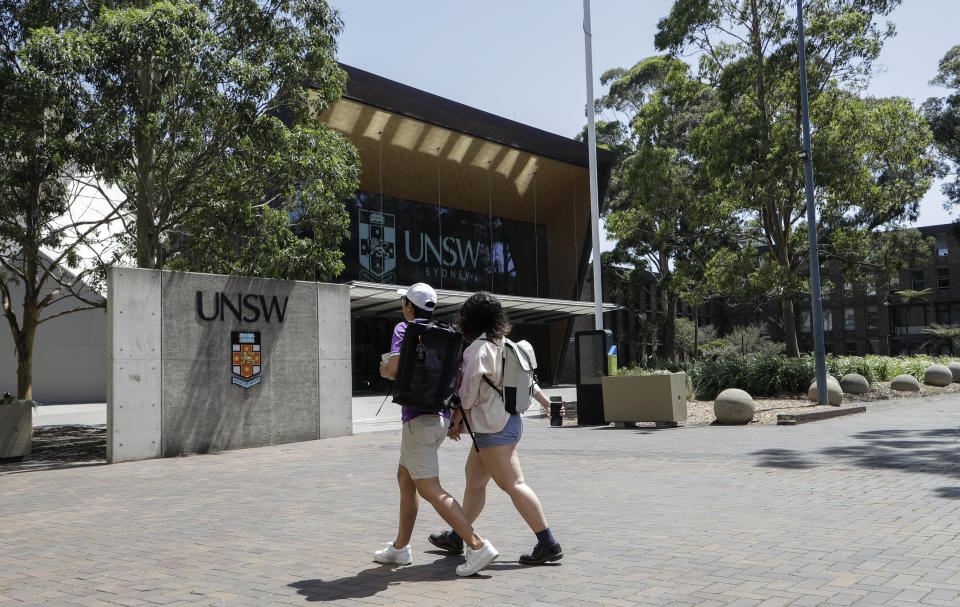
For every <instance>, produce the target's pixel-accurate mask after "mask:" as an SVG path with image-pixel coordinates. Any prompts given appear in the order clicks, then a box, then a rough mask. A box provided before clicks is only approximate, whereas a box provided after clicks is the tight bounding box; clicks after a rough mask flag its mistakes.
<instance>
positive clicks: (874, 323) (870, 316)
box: [863, 306, 880, 331]
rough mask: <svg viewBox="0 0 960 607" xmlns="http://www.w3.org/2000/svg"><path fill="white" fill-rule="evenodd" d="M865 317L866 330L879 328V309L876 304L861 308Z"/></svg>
mask: <svg viewBox="0 0 960 607" xmlns="http://www.w3.org/2000/svg"><path fill="white" fill-rule="evenodd" d="M863 311H864V314H865V316H866V319H867V331H869V330H871V329H879V328H880V309H879V308H877V306H866V307H864V309H863Z"/></svg>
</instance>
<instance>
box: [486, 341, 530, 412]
mask: <svg viewBox="0 0 960 607" xmlns="http://www.w3.org/2000/svg"><path fill="white" fill-rule="evenodd" d="M501 352H502V356H503V375H502V378H501V384H502V385H503V390H501V389H500V388H499V387H497V386H495V385H494V384H493V382H492V381H490V378H488V377H487V376H486V375H484V376H483V379H484V381H486V382H487V383H488V384H489V385H490V387H492V388H493V389H494V390H496V391H497V394H499V395H500V398H502V399H503V408H504V409H506V410H507V413H510V414H514V413H523V412H524V411H526V410H527V409H529V408H530V404H531V402H532V401H533V386H534V385H535V384H536V383H537V376H536V373H535V371H536V370H537V356H536V354H534V353H533V346H532V345H530V342H528V341H525V340H524V341H517V342H514V341H510V340H509V339H507V338H503V349H502V350H501Z"/></svg>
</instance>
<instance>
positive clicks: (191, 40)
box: [33, 0, 358, 278]
mask: <svg viewBox="0 0 960 607" xmlns="http://www.w3.org/2000/svg"><path fill="white" fill-rule="evenodd" d="M341 25H342V24H341V21H340V18H339V16H338V14H337V13H336V12H335V11H333V10H331V9H330V7H329V6H328V5H327V3H326V2H325V0H272V1H270V2H246V3H234V2H212V3H195V2H187V1H182V0H180V1H177V0H174V1H160V2H156V3H142V4H137V5H133V6H131V5H125V4H120V5H115V7H111V8H107V9H104V10H102V11H101V12H100V13H99V14H98V15H97V16H96V18H95V19H94V20H93V22H92V23H91V24H90V26H89V28H87V29H84V30H58V29H55V28H47V29H45V30H41V31H40V32H39V33H38V35H37V37H36V40H35V41H34V44H33V46H34V50H35V52H36V54H37V55H38V56H39V57H41V58H42V60H43V61H44V62H45V64H46V65H47V66H48V68H49V69H60V70H65V71H70V72H72V73H73V75H74V77H75V80H76V81H78V82H79V83H80V84H81V85H82V88H83V90H84V91H86V92H87V94H88V95H87V97H86V98H84V99H81V104H80V108H79V109H80V112H81V117H82V121H83V124H82V128H81V129H80V130H79V133H78V141H80V142H85V143H87V144H89V146H90V149H93V150H96V151H97V155H96V156H95V157H94V158H93V159H92V164H93V166H94V168H95V169H96V171H97V172H98V173H99V174H102V175H104V176H105V177H106V178H107V179H108V180H109V181H110V182H112V183H115V184H116V185H117V187H118V188H119V189H120V190H121V191H122V193H123V195H124V197H125V200H124V203H125V205H126V207H127V209H128V211H129V212H130V214H131V217H130V222H131V224H130V225H131V232H130V234H129V237H128V240H127V245H128V246H129V248H130V249H131V250H134V251H135V252H136V258H137V265H138V266H140V267H151V268H162V267H171V268H177V269H189V270H195V271H210V272H230V273H241V274H245V275H252V276H263V277H280V278H315V277H321V278H330V277H332V276H335V275H337V274H338V273H339V272H340V271H341V269H342V261H341V259H340V252H339V243H340V239H341V238H342V237H343V235H344V234H345V231H346V224H347V217H346V211H345V208H344V205H343V202H344V200H345V199H346V198H348V197H349V196H350V195H352V194H353V192H354V190H355V189H356V185H357V170H358V169H357V157H356V152H355V150H354V149H353V147H352V145H350V143H349V142H347V141H346V140H345V139H344V138H343V137H342V136H341V135H340V134H338V133H336V132H334V131H332V130H331V129H329V128H328V127H326V126H325V125H323V124H321V123H319V122H317V121H316V120H315V117H316V116H317V114H319V112H321V111H322V110H323V109H324V108H326V107H327V106H329V104H330V103H332V102H333V101H335V100H336V99H337V98H338V97H339V96H340V92H341V88H342V86H343V83H344V80H345V74H344V73H343V71H342V70H341V69H340V68H339V66H338V65H337V63H336V59H335V52H336V42H335V38H336V35H337V34H338V33H339V31H340V28H341Z"/></svg>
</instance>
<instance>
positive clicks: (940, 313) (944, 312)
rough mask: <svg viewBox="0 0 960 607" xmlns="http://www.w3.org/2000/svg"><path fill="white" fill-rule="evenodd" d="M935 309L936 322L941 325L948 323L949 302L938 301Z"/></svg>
mask: <svg viewBox="0 0 960 607" xmlns="http://www.w3.org/2000/svg"><path fill="white" fill-rule="evenodd" d="M935 309H936V314H935V318H936V319H937V323H938V324H941V325H949V324H950V304H946V303H938V304H937V305H936V308H935Z"/></svg>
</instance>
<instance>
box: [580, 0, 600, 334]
mask: <svg viewBox="0 0 960 607" xmlns="http://www.w3.org/2000/svg"><path fill="white" fill-rule="evenodd" d="M592 38H593V32H592V30H591V28H590V0H583V46H584V55H585V60H586V64H587V152H588V156H589V162H590V222H591V234H592V236H593V238H592V240H593V308H594V328H595V329H596V330H598V331H600V330H602V329H603V287H602V285H601V284H600V203H599V201H598V195H597V131H596V128H595V126H594V116H593V43H592Z"/></svg>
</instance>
